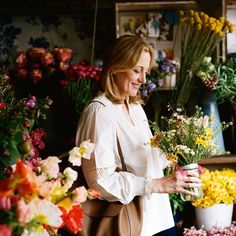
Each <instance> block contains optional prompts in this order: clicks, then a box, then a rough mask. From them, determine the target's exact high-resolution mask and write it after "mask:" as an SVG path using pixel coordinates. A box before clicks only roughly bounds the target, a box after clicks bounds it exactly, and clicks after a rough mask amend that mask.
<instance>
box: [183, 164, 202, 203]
mask: <svg viewBox="0 0 236 236" xmlns="http://www.w3.org/2000/svg"><path fill="white" fill-rule="evenodd" d="M182 169H183V171H188V172H193V173H197V174H199V169H198V164H197V163H192V164H189V165H185V166H182ZM188 190H190V191H191V192H194V193H195V194H196V195H195V196H191V195H188V194H183V193H181V194H180V196H181V199H182V200H183V201H193V200H196V199H199V198H201V197H202V188H201V187H200V188H189V189H188Z"/></svg>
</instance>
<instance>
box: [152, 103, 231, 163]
mask: <svg viewBox="0 0 236 236" xmlns="http://www.w3.org/2000/svg"><path fill="white" fill-rule="evenodd" d="M211 121H212V117H211V116H208V115H203V112H202V109H201V108H200V107H198V106H196V110H195V113H194V114H193V115H192V116H187V115H186V114H185V113H184V112H183V110H182V109H181V108H178V109H177V110H176V111H174V112H173V113H172V114H171V117H170V118H168V117H164V116H162V117H161V124H162V125H161V126H162V128H161V129H160V128H159V125H158V124H157V123H156V122H152V123H151V127H152V129H153V131H154V136H153V137H152V138H151V140H150V143H151V146H152V147H159V148H161V149H162V150H163V151H164V152H165V153H166V154H167V158H168V159H169V160H170V161H172V162H174V163H175V164H176V165H179V166H184V165H188V164H192V163H197V162H198V161H199V160H202V159H204V158H206V157H209V156H214V155H217V154H218V147H217V145H216V144H215V143H214V140H213V136H214V133H217V132H218V131H219V130H224V129H226V128H227V127H228V126H229V125H231V123H226V122H221V124H220V127H212V126H211Z"/></svg>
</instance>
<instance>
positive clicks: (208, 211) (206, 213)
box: [195, 203, 234, 229]
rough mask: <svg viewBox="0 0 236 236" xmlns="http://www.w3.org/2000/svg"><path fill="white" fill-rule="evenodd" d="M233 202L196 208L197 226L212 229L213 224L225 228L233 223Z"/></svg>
mask: <svg viewBox="0 0 236 236" xmlns="http://www.w3.org/2000/svg"><path fill="white" fill-rule="evenodd" d="M233 206H234V205H233V203H231V204H228V205H227V204H225V203H219V204H215V205H213V206H211V207H206V208H197V207H196V208H195V213H196V220H197V227H198V228H201V227H204V228H206V229H210V228H212V227H213V226H216V227H218V228H225V227H228V226H230V225H231V222H232V216H233Z"/></svg>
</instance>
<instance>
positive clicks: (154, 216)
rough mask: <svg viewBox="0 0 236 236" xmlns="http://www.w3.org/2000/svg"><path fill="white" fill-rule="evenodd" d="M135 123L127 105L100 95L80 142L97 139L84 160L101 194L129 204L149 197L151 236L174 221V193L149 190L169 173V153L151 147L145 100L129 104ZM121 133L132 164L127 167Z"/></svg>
mask: <svg viewBox="0 0 236 236" xmlns="http://www.w3.org/2000/svg"><path fill="white" fill-rule="evenodd" d="M129 113H130V117H131V120H132V122H133V124H131V123H130V121H128V120H127V118H126V117H125V114H124V112H123V110H122V105H120V104H114V103H112V102H111V101H110V100H109V99H108V98H106V97H105V96H104V95H100V96H98V97H96V98H95V99H94V100H93V102H92V103H91V104H89V106H88V107H87V108H86V109H85V110H84V112H83V113H82V115H81V118H80V121H79V126H78V131H77V136H76V144H77V145H79V144H80V143H81V142H82V141H84V140H87V139H90V141H91V142H93V143H95V149H94V152H93V155H92V157H91V160H86V159H83V160H82V169H83V173H84V176H85V178H86V181H87V183H88V186H89V187H90V188H93V189H96V190H98V191H99V192H100V193H101V196H102V198H103V199H106V200H108V201H120V202H122V203H123V204H128V203H129V202H130V201H132V199H133V198H134V197H135V196H137V195H139V196H142V200H143V227H142V234H141V235H142V236H151V235H154V234H156V233H158V232H160V231H163V230H165V229H168V228H171V227H173V226H174V221H173V216H172V211H171V207H170V202H169V198H168V194H163V193H162V194H158V193H152V194H149V192H148V188H147V187H148V183H149V181H150V179H153V178H160V177H162V176H163V171H162V169H163V168H165V167H166V165H167V160H166V156H165V154H164V153H163V152H162V151H161V150H160V149H158V148H155V149H154V148H151V147H150V144H149V141H150V137H151V136H152V133H151V130H150V128H149V125H148V120H147V117H146V114H145V112H144V110H143V108H142V106H141V105H137V104H129ZM117 138H118V139H119V142H120V146H121V150H122V154H123V157H124V161H125V165H126V168H127V170H128V171H129V172H125V171H120V172H116V171H115V170H116V168H117V167H118V168H122V165H121V161H120V157H119V154H118V153H119V152H118V147H117Z"/></svg>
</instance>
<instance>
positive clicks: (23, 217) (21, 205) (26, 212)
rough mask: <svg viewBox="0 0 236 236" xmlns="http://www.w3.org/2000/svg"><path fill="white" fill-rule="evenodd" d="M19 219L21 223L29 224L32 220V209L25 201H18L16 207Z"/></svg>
mask: <svg viewBox="0 0 236 236" xmlns="http://www.w3.org/2000/svg"><path fill="white" fill-rule="evenodd" d="M16 214H17V219H18V221H19V222H20V223H27V222H28V221H29V218H30V208H29V206H28V205H27V204H25V202H24V201H23V200H20V201H18V203H17V207H16Z"/></svg>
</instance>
